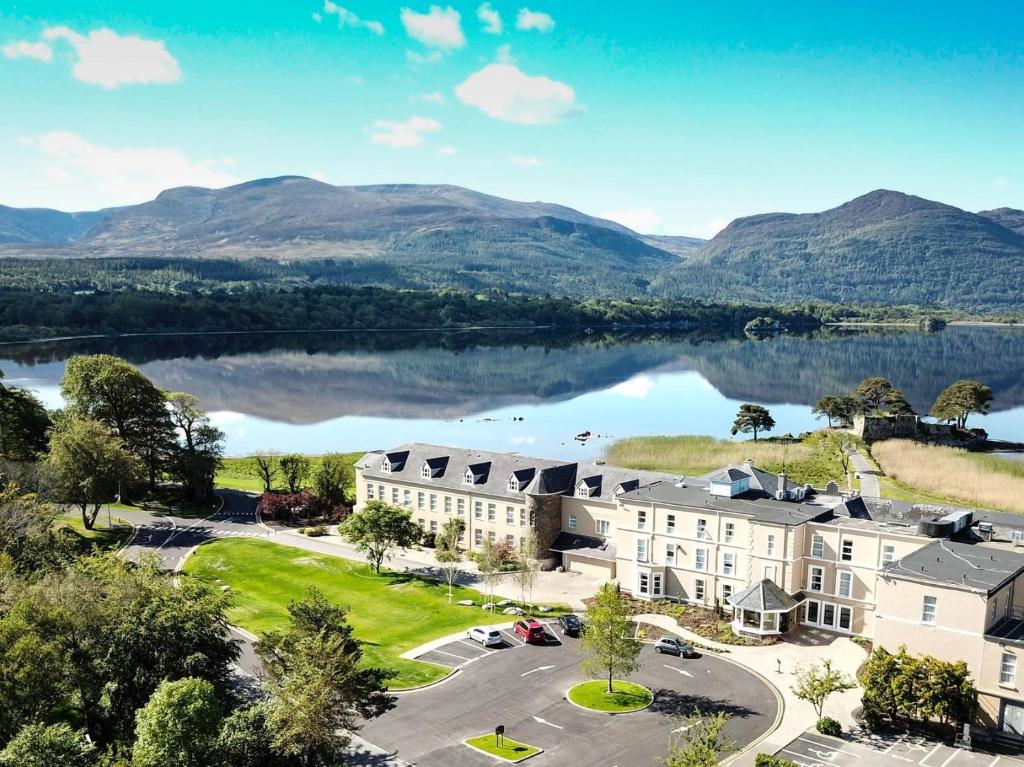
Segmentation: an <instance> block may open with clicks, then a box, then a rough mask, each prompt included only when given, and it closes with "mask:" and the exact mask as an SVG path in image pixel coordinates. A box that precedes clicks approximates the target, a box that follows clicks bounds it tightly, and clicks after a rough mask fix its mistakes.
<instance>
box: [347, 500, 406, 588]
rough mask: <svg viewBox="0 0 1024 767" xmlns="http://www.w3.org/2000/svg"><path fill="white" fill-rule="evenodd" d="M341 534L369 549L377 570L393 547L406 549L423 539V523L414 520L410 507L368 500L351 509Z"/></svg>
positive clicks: (374, 568)
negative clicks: (352, 511) (421, 530)
mask: <svg viewBox="0 0 1024 767" xmlns="http://www.w3.org/2000/svg"><path fill="white" fill-rule="evenodd" d="M340 528H341V533H342V535H344V536H345V538H347V539H348V540H349V541H350V542H352V543H354V544H355V545H356V549H357V550H359V551H365V552H366V559H367V561H368V562H369V563H370V567H371V568H373V571H374V572H375V573H379V572H380V566H381V563H382V562H383V561H384V558H385V557H387V556H388V552H389V551H390V550H391V549H392V548H399V549H407V548H409V547H410V546H414V545H415V544H416V542H417V541H418V540H419V539H420V535H421V533H420V526H419V525H417V524H416V523H415V522H413V521H412V516H411V514H410V512H409V511H408V510H407V509H402V508H399V507H398V506H391V505H389V504H386V503H384V502H383V501H369V502H367V504H366V505H365V506H364V507H363V508H362V509H361V510H360V511H357V512H354V513H352V514H351V515H350V516H349V517H348V518H347V519H346V520H345V522H344V523H343V524H342V525H341V526H340Z"/></svg>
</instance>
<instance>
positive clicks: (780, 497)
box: [775, 469, 786, 501]
mask: <svg viewBox="0 0 1024 767" xmlns="http://www.w3.org/2000/svg"><path fill="white" fill-rule="evenodd" d="M775 500H776V501H784V500H786V470H785V469H783V470H782V471H780V472H779V486H778V487H777V488H775Z"/></svg>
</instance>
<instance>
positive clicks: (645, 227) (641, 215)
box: [601, 208, 661, 234]
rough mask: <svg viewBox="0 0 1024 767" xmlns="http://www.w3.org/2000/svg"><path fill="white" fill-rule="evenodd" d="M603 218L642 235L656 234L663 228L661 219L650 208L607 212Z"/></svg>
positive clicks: (603, 214) (602, 215)
mask: <svg viewBox="0 0 1024 767" xmlns="http://www.w3.org/2000/svg"><path fill="white" fill-rule="evenodd" d="M601 218H607V219H608V220H609V221H614V222H615V223H617V224H622V225H623V226H628V227H629V228H630V229H632V230H633V231H634V232H640V233H642V234H654V233H655V232H657V231H658V229H659V228H660V227H661V217H660V216H658V214H657V213H655V212H654V211H653V210H651V209H650V208H626V209H624V210H606V211H605V212H604V213H602V214H601Z"/></svg>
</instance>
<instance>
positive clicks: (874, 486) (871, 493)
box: [850, 450, 882, 498]
mask: <svg viewBox="0 0 1024 767" xmlns="http://www.w3.org/2000/svg"><path fill="white" fill-rule="evenodd" d="M850 463H851V464H852V465H853V470H854V471H856V472H857V479H859V480H860V494H861V495H863V496H865V497H867V498H881V497H882V490H881V488H880V487H879V485H878V471H876V470H875V468H874V467H873V466H872V465H871V464H870V463H869V462H868V459H867V458H865V457H864V456H862V455H861V454H860V453H858V452H857V451H856V450H855V451H853V452H852V453H850Z"/></svg>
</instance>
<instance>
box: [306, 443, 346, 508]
mask: <svg viewBox="0 0 1024 767" xmlns="http://www.w3.org/2000/svg"><path fill="white" fill-rule="evenodd" d="M351 483H352V467H351V465H350V464H349V462H348V461H347V460H346V459H345V457H344V456H343V455H341V454H340V453H328V454H327V455H325V456H323V458H321V459H320V463H319V465H318V466H317V467H316V468H315V469H314V470H313V487H312V490H313V495H315V496H316V497H317V499H318V500H319V501H320V505H321V506H322V507H323V511H324V513H325V514H327V515H328V516H330V515H332V514H338V511H339V510H340V509H341V508H342V507H343V506H345V504H346V502H347V501H348V494H347V491H348V487H349V485H350V484H351Z"/></svg>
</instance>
